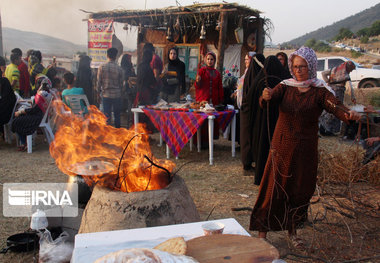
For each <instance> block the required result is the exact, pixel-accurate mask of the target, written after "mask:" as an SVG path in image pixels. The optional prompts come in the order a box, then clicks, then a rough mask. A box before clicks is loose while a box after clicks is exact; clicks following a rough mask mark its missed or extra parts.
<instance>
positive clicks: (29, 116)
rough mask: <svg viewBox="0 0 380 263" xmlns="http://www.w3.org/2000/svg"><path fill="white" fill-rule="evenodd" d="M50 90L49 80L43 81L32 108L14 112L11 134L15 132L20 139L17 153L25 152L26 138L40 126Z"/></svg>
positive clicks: (50, 95) (50, 96) (49, 97)
mask: <svg viewBox="0 0 380 263" xmlns="http://www.w3.org/2000/svg"><path fill="white" fill-rule="evenodd" d="M50 89H51V82H50V80H49V79H48V78H45V79H43V80H42V82H41V85H40V88H39V89H38V91H37V94H36V96H35V97H34V103H33V106H32V107H31V108H29V109H22V110H19V111H17V112H15V119H14V120H13V122H12V132H16V133H17V134H18V136H19V138H20V146H19V151H26V149H27V145H26V136H27V135H31V134H33V133H34V132H35V131H36V130H37V128H38V126H39V125H40V123H41V120H42V118H43V117H44V114H45V112H46V110H47V108H48V106H49V102H50V100H51V98H52V93H51V92H50Z"/></svg>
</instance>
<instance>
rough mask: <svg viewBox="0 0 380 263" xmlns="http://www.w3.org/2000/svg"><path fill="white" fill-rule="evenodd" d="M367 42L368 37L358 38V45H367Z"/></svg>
mask: <svg viewBox="0 0 380 263" xmlns="http://www.w3.org/2000/svg"><path fill="white" fill-rule="evenodd" d="M368 41H369V37H368V36H363V37H361V38H360V43H362V44H367V43H368Z"/></svg>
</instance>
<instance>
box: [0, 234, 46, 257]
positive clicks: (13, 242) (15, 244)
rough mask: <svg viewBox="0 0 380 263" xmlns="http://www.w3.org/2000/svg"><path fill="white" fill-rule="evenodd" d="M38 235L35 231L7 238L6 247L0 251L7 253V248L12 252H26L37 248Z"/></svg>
mask: <svg viewBox="0 0 380 263" xmlns="http://www.w3.org/2000/svg"><path fill="white" fill-rule="evenodd" d="M38 242H39V237H38V235H37V234H36V233H20V234H15V235H12V236H10V237H8V238H7V247H6V248H3V249H2V250H1V251H0V253H7V251H8V250H11V251H14V252H26V251H33V250H34V249H38V245H39V244H38Z"/></svg>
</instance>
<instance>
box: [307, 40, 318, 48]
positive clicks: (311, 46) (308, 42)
mask: <svg viewBox="0 0 380 263" xmlns="http://www.w3.org/2000/svg"><path fill="white" fill-rule="evenodd" d="M316 43H317V41H316V40H315V38H310V39H308V40H306V42H305V46H307V47H309V48H313V47H314V46H315V44H316Z"/></svg>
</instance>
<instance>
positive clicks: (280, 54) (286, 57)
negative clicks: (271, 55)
mask: <svg viewBox="0 0 380 263" xmlns="http://www.w3.org/2000/svg"><path fill="white" fill-rule="evenodd" d="M278 56H282V57H283V58H284V59H285V65H284V67H285V70H286V71H287V72H289V76H290V77H291V76H292V75H291V74H290V71H289V65H288V55H286V53H285V52H278V53H277V54H276V57H278Z"/></svg>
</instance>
